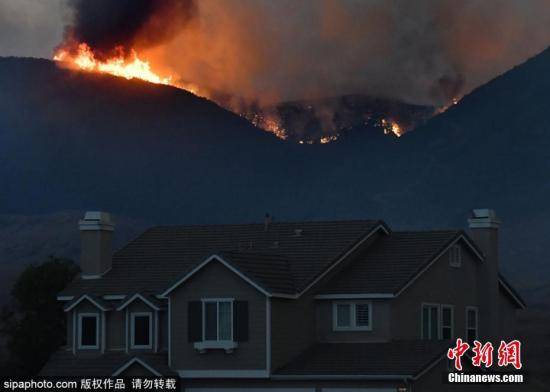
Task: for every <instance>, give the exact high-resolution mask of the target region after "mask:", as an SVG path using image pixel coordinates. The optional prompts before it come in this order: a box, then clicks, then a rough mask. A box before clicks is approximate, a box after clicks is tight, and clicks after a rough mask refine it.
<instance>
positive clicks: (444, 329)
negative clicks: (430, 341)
mask: <svg viewBox="0 0 550 392" xmlns="http://www.w3.org/2000/svg"><path fill="white" fill-rule="evenodd" d="M453 324H454V307H453V306H452V305H441V339H443V340H451V339H452V338H453V337H454V336H453V335H454V331H453Z"/></svg>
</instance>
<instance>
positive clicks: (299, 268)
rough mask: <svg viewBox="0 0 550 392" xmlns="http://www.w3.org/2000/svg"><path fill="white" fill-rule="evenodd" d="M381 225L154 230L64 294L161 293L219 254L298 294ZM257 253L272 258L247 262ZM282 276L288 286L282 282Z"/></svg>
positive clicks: (338, 223) (284, 224) (328, 223)
mask: <svg viewBox="0 0 550 392" xmlns="http://www.w3.org/2000/svg"><path fill="white" fill-rule="evenodd" d="M380 224H383V223H382V222H381V221H374V220H355V221H318V222H274V223H271V224H270V225H269V229H268V230H267V231H266V230H264V225H263V224H244V225H206V226H159V227H153V228H151V229H149V230H147V231H146V232H145V233H143V234H142V235H141V236H139V237H138V238H136V239H135V240H133V241H132V242H130V243H129V244H128V245H126V246H125V247H124V248H122V249H121V250H119V251H118V252H116V253H115V255H114V256H113V266H112V269H111V270H110V271H109V272H108V273H107V274H105V275H104V276H103V277H102V278H101V279H94V280H83V279H76V280H75V281H74V282H73V283H71V284H70V285H69V287H68V288H67V289H65V290H64V291H63V292H62V293H60V295H64V296H65V295H78V294H81V293H92V294H98V295H99V294H101V295H105V294H128V293H134V292H153V293H160V292H162V291H164V290H165V289H167V288H168V287H169V286H171V285H172V284H173V283H175V282H176V281H177V280H178V279H179V278H181V277H182V276H185V275H186V274H187V273H189V272H190V271H191V270H192V269H193V268H194V267H196V266H197V265H198V264H200V263H201V262H202V261H204V260H205V259H206V258H207V257H208V256H210V255H212V254H214V253H217V252H221V253H223V254H226V255H227V257H228V258H229V259H231V260H232V262H233V263H234V264H235V265H239V266H240V268H243V269H245V268H246V270H247V271H248V273H250V274H251V275H254V276H256V277H257V278H258V279H259V280H262V282H263V283H264V284H265V285H267V286H270V289H272V291H273V292H277V291H280V290H283V291H284V292H289V291H290V290H300V289H302V288H304V287H306V286H307V284H308V283H309V282H311V281H312V280H313V279H315V277H316V276H317V275H318V274H320V273H321V272H323V271H324V270H325V269H326V268H328V267H329V266H330V265H331V263H332V262H333V261H335V260H336V259H337V258H338V256H340V255H342V254H344V253H345V252H346V251H347V250H348V249H349V248H351V247H352V246H353V245H354V244H356V243H357V242H358V241H359V240H360V239H361V238H363V237H364V236H365V235H367V234H368V233H370V232H371V231H372V230H373V229H374V228H375V227H378V226H379V225H380ZM297 230H301V232H300V235H297V234H296V231H297ZM259 254H261V255H266V256H267V255H269V256H270V258H269V260H268V259H265V261H261V263H262V264H257V265H256V263H254V264H255V265H252V264H251V263H250V264H249V263H248V261H251V260H254V259H255V256H257V255H259ZM283 260H286V262H287V263H288V266H289V267H288V268H289V269H290V274H291V275H292V281H290V279H288V276H287V275H286V274H287V273H286V272H285V267H284V265H285V263H284V261H283ZM264 263H265V264H264ZM268 267H273V268H274V270H273V271H270V270H269V268H268ZM282 276H284V279H283V280H284V281H282V282H279V281H278V279H277V278H280V277H282ZM271 286H273V287H271Z"/></svg>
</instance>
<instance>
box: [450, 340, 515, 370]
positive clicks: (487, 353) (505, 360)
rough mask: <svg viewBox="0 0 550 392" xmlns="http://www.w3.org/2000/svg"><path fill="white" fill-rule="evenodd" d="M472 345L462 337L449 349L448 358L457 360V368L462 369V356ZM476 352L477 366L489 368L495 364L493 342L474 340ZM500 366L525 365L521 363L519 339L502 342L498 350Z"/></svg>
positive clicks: (474, 357) (474, 362)
mask: <svg viewBox="0 0 550 392" xmlns="http://www.w3.org/2000/svg"><path fill="white" fill-rule="evenodd" d="M469 349H470V345H469V344H468V343H466V342H463V341H462V339H460V338H458V339H456V345H455V346H454V347H452V348H450V349H449V350H448V351H447V358H448V359H451V360H453V359H454V361H455V368H456V369H457V370H462V356H463V355H464V354H466V353H467V352H468V350H469ZM472 351H473V353H474V355H473V357H472V365H473V366H476V367H481V366H485V367H486V368H489V367H491V366H493V352H494V348H493V344H492V343H491V342H486V343H485V344H482V343H481V342H479V341H477V340H474V346H473V347H472ZM497 355H498V362H497V363H498V366H500V367H506V366H513V367H515V368H516V369H518V370H519V369H521V368H522V367H523V365H522V363H521V342H520V341H519V340H512V341H511V342H509V343H506V342H505V341H503V340H502V341H501V342H500V346H499V348H498V350H497Z"/></svg>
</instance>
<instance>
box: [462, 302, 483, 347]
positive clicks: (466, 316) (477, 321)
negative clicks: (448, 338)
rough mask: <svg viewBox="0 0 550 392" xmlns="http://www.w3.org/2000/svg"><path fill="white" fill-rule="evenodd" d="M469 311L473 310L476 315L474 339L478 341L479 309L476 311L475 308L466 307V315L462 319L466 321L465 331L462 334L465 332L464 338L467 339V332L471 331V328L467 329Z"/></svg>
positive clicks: (476, 308)
mask: <svg viewBox="0 0 550 392" xmlns="http://www.w3.org/2000/svg"><path fill="white" fill-rule="evenodd" d="M470 310H473V311H474V312H475V314H476V326H475V330H476V336H475V339H478V338H479V309H478V307H477V306H466V314H465V317H464V319H465V320H466V329H465V330H464V332H465V334H464V335H465V336H464V338H465V339H468V330H469V329H471V328H469V327H468V313H469V311H470Z"/></svg>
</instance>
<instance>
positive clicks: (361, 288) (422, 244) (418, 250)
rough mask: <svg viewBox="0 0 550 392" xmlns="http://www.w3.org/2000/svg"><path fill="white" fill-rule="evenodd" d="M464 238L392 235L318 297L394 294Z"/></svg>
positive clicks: (456, 233) (450, 233) (445, 233)
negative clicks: (444, 251) (448, 248)
mask: <svg viewBox="0 0 550 392" xmlns="http://www.w3.org/2000/svg"><path fill="white" fill-rule="evenodd" d="M463 236H464V233H463V232H462V231H460V230H441V231H414V232H412V231H407V232H395V231H394V232H392V233H391V235H390V236H385V237H383V238H380V239H379V240H378V241H376V242H375V243H374V244H372V245H371V246H370V247H369V248H368V249H367V251H366V252H364V253H361V254H360V255H358V256H357V259H356V260H354V262H353V263H352V264H350V266H349V267H348V268H346V269H345V270H344V271H342V272H340V273H339V274H338V275H337V276H336V277H335V278H334V279H332V280H331V281H329V282H328V283H327V284H326V285H325V286H324V287H323V288H322V289H320V290H319V294H320V295H329V294H361V293H377V294H396V293H398V292H399V290H401V289H402V288H403V287H405V285H407V284H408V283H409V282H410V281H411V280H412V279H413V278H415V277H416V276H417V275H418V274H419V273H421V271H423V269H424V268H425V267H427V266H428V265H429V264H430V262H432V261H433V260H434V259H435V258H437V257H438V256H439V255H440V254H441V252H442V251H443V250H445V249H446V248H447V247H448V246H450V245H451V244H453V243H454V242H455V241H457V240H459V239H461V238H465V239H466V238H467V237H465V236H464V237H463ZM471 246H473V245H471ZM473 249H474V250H475V251H476V253H477V254H478V255H481V252H479V251H478V250H477V249H476V248H473Z"/></svg>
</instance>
